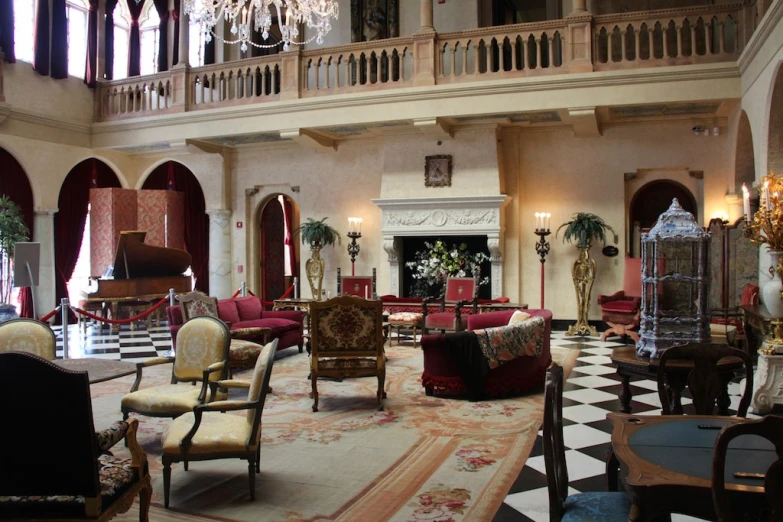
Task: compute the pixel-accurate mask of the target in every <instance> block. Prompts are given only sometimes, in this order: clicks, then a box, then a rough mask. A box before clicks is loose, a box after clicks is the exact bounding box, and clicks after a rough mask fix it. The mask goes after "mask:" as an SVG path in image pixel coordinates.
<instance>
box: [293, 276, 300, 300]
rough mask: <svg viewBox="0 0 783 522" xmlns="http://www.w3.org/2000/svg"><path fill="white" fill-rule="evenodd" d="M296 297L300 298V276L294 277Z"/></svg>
mask: <svg viewBox="0 0 783 522" xmlns="http://www.w3.org/2000/svg"><path fill="white" fill-rule="evenodd" d="M294 299H299V278H298V277H294Z"/></svg>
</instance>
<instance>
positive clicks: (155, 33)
mask: <svg viewBox="0 0 783 522" xmlns="http://www.w3.org/2000/svg"><path fill="white" fill-rule="evenodd" d="M139 30H140V32H141V74H155V73H156V72H158V47H159V42H160V16H158V11H157V9H155V6H154V5H153V1H152V0H147V3H146V4H145V5H144V10H143V11H142V12H141V19H140V20H139Z"/></svg>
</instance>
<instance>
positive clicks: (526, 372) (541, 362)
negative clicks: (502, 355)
mask: <svg viewBox="0 0 783 522" xmlns="http://www.w3.org/2000/svg"><path fill="white" fill-rule="evenodd" d="M523 311H524V312H527V313H529V314H530V315H531V316H541V317H543V318H544V324H545V328H544V339H543V341H544V342H543V350H542V351H541V354H540V355H539V356H538V357H519V358H517V359H514V360H512V361H509V362H507V363H505V364H502V365H500V366H499V367H497V368H495V369H492V370H490V371H489V374H488V375H487V377H486V381H485V382H484V391H485V393H486V395H488V396H493V397H497V396H505V395H510V394H517V393H524V392H527V391H530V390H533V389H537V388H539V387H541V386H543V384H544V382H545V380H546V369H547V368H548V367H549V364H550V363H551V362H552V356H551V354H550V351H549V338H550V336H551V333H552V312H551V311H549V310H523ZM513 313H514V310H502V311H499V312H489V313H484V314H475V315H469V316H468V319H467V321H468V330H478V329H484V328H491V327H494V326H503V325H506V324H508V321H509V319H510V318H511V316H512V315H513ZM447 335H455V334H438V335H425V336H424V337H422V339H421V348H422V350H423V352H424V372H423V373H422V375H421V382H422V385H423V386H424V389H425V391H426V393H427V395H447V396H462V395H467V394H468V391H469V390H468V387H467V386H466V384H465V382H464V379H463V377H462V374H461V372H460V369H459V368H458V365H457V361H456V359H455V357H454V356H453V354H452V353H451V351H450V350H449V347H448V344H447V342H446V336H447ZM457 335H458V334H457Z"/></svg>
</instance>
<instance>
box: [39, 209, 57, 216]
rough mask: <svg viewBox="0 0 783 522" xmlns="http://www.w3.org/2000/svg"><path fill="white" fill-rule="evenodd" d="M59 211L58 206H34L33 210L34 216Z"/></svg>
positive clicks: (52, 213)
mask: <svg viewBox="0 0 783 522" xmlns="http://www.w3.org/2000/svg"><path fill="white" fill-rule="evenodd" d="M59 211H60V209H59V208H36V209H35V210H34V211H33V212H34V214H35V215H36V216H54V215H55V214H57V213H58V212H59Z"/></svg>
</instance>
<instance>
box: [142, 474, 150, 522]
mask: <svg viewBox="0 0 783 522" xmlns="http://www.w3.org/2000/svg"><path fill="white" fill-rule="evenodd" d="M144 480H145V482H146V484H145V485H144V487H143V488H141V490H140V491H139V522H149V519H150V499H151V498H152V484H150V478H149V475H148V476H147V477H146V478H145V479H144Z"/></svg>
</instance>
